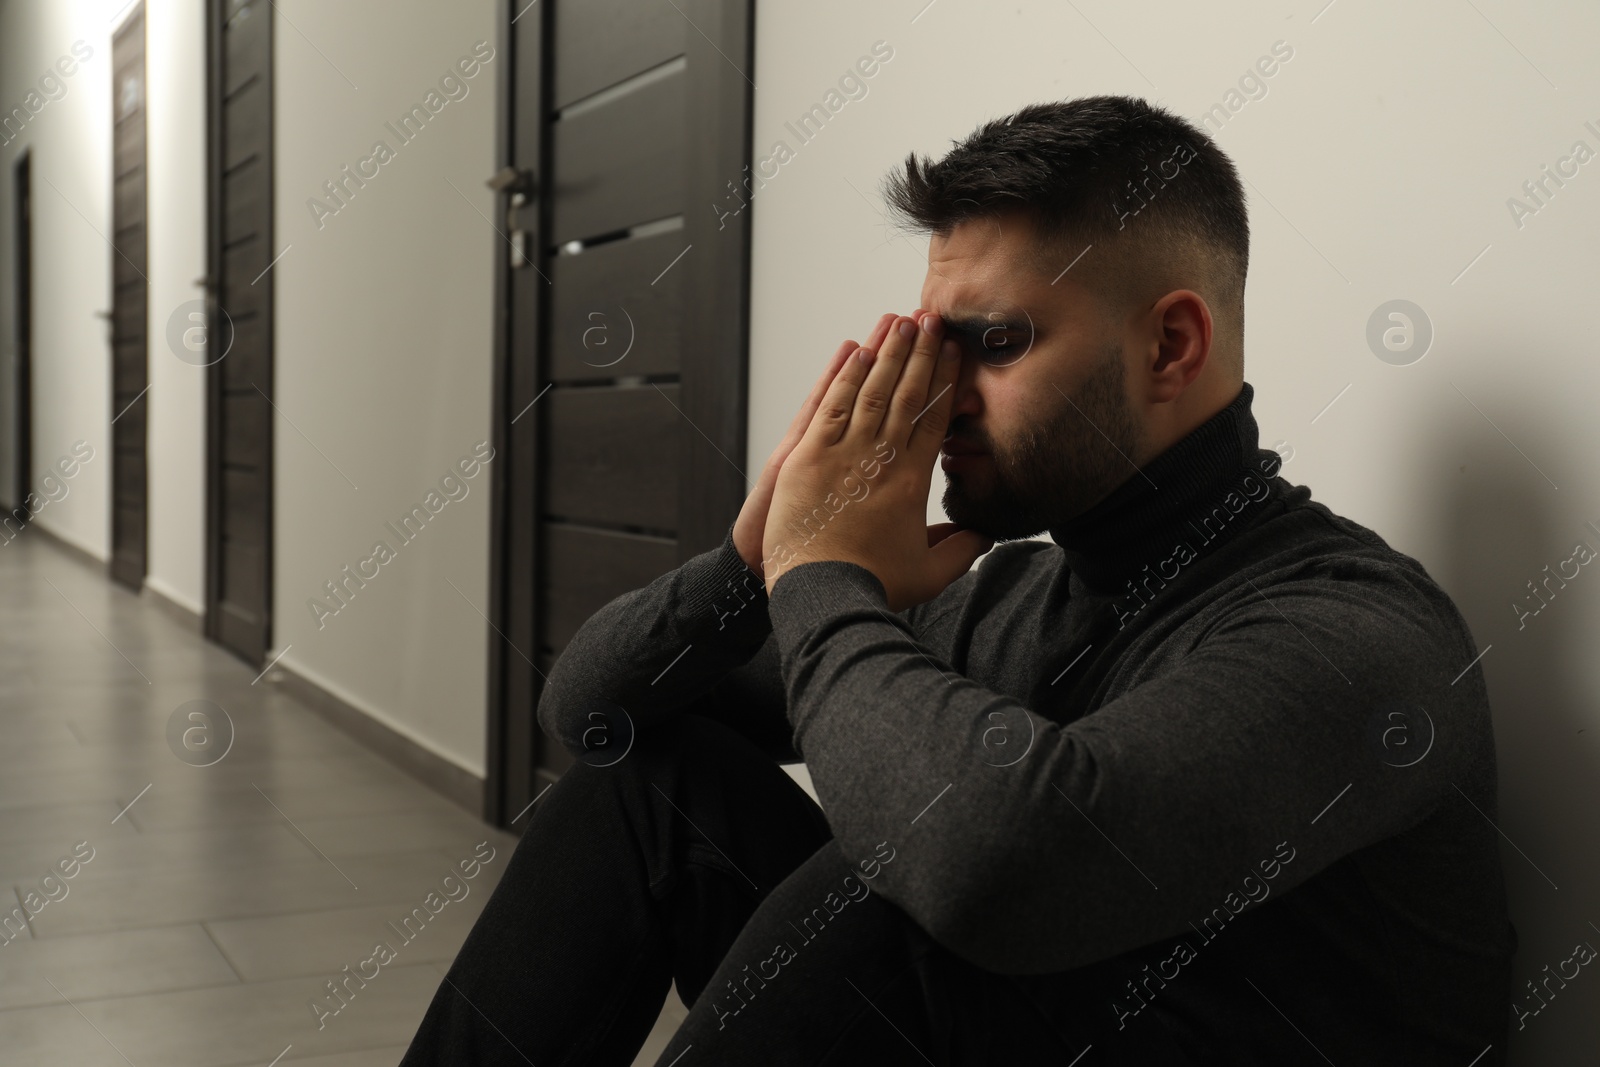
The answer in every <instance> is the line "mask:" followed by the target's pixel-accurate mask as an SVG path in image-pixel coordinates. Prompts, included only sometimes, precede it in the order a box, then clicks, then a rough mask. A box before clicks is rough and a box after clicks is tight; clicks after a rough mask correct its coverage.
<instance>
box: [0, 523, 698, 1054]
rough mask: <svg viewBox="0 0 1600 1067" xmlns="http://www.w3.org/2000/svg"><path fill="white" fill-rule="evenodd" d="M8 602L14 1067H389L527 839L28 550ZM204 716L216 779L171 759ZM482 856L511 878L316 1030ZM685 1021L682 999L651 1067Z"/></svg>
mask: <svg viewBox="0 0 1600 1067" xmlns="http://www.w3.org/2000/svg"><path fill="white" fill-rule="evenodd" d="M0 595H3V597H4V602H5V605H6V610H5V612H4V614H3V615H0V738H3V741H4V743H3V744H0V894H3V896H0V918H3V915H4V911H6V910H9V909H10V908H12V907H13V906H14V905H21V904H23V903H25V902H26V903H27V904H28V905H29V906H28V907H27V908H26V909H25V910H26V911H28V912H34V913H36V914H32V915H31V916H29V918H28V920H27V924H26V927H25V928H23V927H22V926H21V924H20V923H18V922H17V921H16V920H15V919H13V928H12V929H4V930H0V934H3V935H4V936H6V937H9V938H11V939H10V940H8V941H5V942H4V943H3V944H0V1061H3V1062H4V1063H5V1064H6V1065H7V1067H31V1065H35V1064H39V1065H44V1064H50V1065H59V1064H72V1065H73V1067H99V1065H102V1064H104V1065H106V1067H126V1065H127V1064H129V1063H132V1064H135V1065H138V1067H148V1065H156V1064H159V1065H162V1067H223V1065H230V1067H231V1065H245V1064H261V1065H265V1064H268V1063H272V1062H273V1058H274V1057H276V1056H280V1055H281V1056H282V1059H281V1060H279V1061H278V1062H279V1063H280V1064H283V1065H285V1067H286V1065H288V1064H290V1063H293V1064H295V1065H296V1067H300V1065H305V1067H311V1065H316V1067H392V1065H394V1064H396V1063H398V1061H399V1059H400V1056H401V1055H402V1053H403V1052H404V1049H405V1046H406V1044H407V1043H408V1042H409V1041H410V1039H411V1035H412V1033H413V1032H414V1031H415V1029H416V1026H417V1023H418V1022H419V1021H420V1019H421V1018H422V1013H423V1011H424V1010H425V1009H426V1007H427V1004H428V1002H429V1000H430V999H431V998H432V996H433V993H434V990H435V989H436V988H438V985H439V982H440V979H441V978H442V976H443V974H444V971H445V968H446V967H447V966H448V964H449V962H450V960H451V959H453V958H454V955H455V953H456V950H457V949H458V948H459V947H460V944H461V942H462V940H463V938H464V937H465V936H466V933H467V931H468V930H469V929H470V927H471V925H472V923H473V921H474V920H475V919H476V918H477V915H478V912H479V910H480V909H481V908H482V906H483V903H484V901H485V900H487V898H488V896H489V891H490V890H491V889H492V888H493V886H494V884H495V883H496V882H497V881H498V879H499V877H500V872H501V871H502V870H503V869H504V862H503V857H507V856H509V855H510V852H511V849H512V848H513V847H514V846H515V844H516V838H515V837H513V836H511V835H509V834H506V833H504V832H503V831H500V830H497V829H494V828H493V827H489V826H487V825H485V824H484V823H482V822H481V821H479V820H478V819H476V818H474V817H472V816H471V815H469V814H468V813H466V812H464V811H463V810H461V809H460V808H458V807H456V806H455V805H453V804H451V803H450V802H448V801H446V800H444V799H442V798H441V797H439V796H438V795H437V794H435V793H433V792H432V791H431V790H429V789H428V788H427V787H425V786H423V785H421V784H420V783H418V782H416V781H415V780H414V779H412V778H410V777H408V776H407V775H405V774H403V773H401V772H400V771H398V770H396V769H395V768H394V767H393V766H391V765H390V764H388V763H386V762H384V761H383V760H381V759H379V758H378V757H376V756H374V755H372V754H371V753H370V752H369V751H368V750H367V749H365V748H364V747H362V746H361V745H360V744H359V743H357V742H356V741H354V740H352V739H351V738H349V737H348V736H347V735H345V734H343V733H341V732H339V731H338V730H336V729H334V728H333V727H331V726H329V725H328V724H327V723H326V722H325V721H324V720H322V719H320V718H318V717H317V716H316V715H314V714H313V713H311V712H310V711H308V710H307V709H306V708H304V707H303V706H301V705H299V704H298V703H296V702H295V701H294V700H292V699H290V698H289V697H287V696H285V695H284V694H283V693H282V692H281V691H279V690H277V689H276V688H274V687H273V686H272V684H271V680H270V678H268V679H263V680H261V681H259V682H252V679H253V678H254V677H255V672H254V671H253V670H251V669H250V668H249V667H247V666H246V665H245V664H244V663H242V662H240V661H239V660H237V659H235V658H234V657H233V656H231V655H229V654H228V653H226V652H223V651H222V650H221V649H219V648H217V647H216V646H214V645H210V644H208V643H207V642H205V641H203V640H202V639H201V638H199V637H198V636H196V635H194V634H192V633H189V632H187V631H185V630H184V629H183V628H182V627H181V626H180V625H178V624H177V623H176V622H175V621H173V620H172V619H171V618H170V617H168V616H167V615H166V614H165V613H163V612H161V611H160V610H158V609H156V608H154V607H152V606H151V605H150V604H149V603H148V602H146V601H141V600H140V599H139V598H138V597H136V596H134V595H132V594H130V593H128V592H127V591H125V590H123V589H121V588H120V587H117V586H114V585H112V584H111V583H110V582H109V581H108V580H107V579H106V578H105V576H104V575H103V574H102V573H100V572H97V571H96V570H94V569H93V568H91V567H89V566H87V565H86V564H84V563H83V562H81V561H80V560H79V559H77V558H76V557H74V556H72V555H70V554H69V553H67V552H65V551H63V550H62V549H61V548H59V547H58V546H56V545H55V544H54V543H53V542H51V541H49V540H48V539H46V538H45V537H43V536H39V532H38V531H36V530H30V531H26V532H24V534H23V535H22V536H21V537H19V538H17V539H16V540H15V541H12V542H11V543H9V544H6V545H4V546H3V547H0ZM191 700H209V701H212V702H214V703H216V704H218V705H220V706H221V707H222V708H224V709H225V710H226V711H227V713H228V715H229V716H230V717H231V719H232V721H233V724H234V727H235V731H236V734H235V740H234V742H233V747H232V748H231V750H229V751H228V753H227V755H226V756H225V757H224V758H223V759H222V760H221V761H219V762H217V763H216V764H215V765H213V766H210V767H193V766H190V765H188V764H186V763H184V762H182V761H180V760H179V759H178V758H177V757H176V756H175V755H174V753H173V751H172V750H171V748H170V747H169V744H168V740H167V728H168V721H169V719H170V718H171V717H172V714H173V712H174V710H175V709H177V708H178V707H179V706H180V705H182V704H184V703H186V702H188V701H191ZM483 841H488V842H490V844H491V845H492V846H493V848H494V849H495V850H496V853H497V857H500V858H502V859H501V862H500V863H496V862H494V861H491V862H489V863H488V864H486V865H484V866H483V868H482V872H481V873H480V874H479V875H478V877H477V878H476V879H474V880H473V881H472V882H469V883H468V885H469V886H470V891H469V893H468V895H467V896H466V897H465V898H463V899H461V900H459V901H453V902H450V903H448V904H447V905H446V906H445V907H444V909H443V910H442V911H441V912H440V913H439V915H438V916H437V918H435V919H433V920H432V921H431V922H430V923H429V924H428V925H427V926H426V927H424V928H423V929H422V930H421V931H420V932H419V933H417V934H416V935H415V938H414V940H412V941H410V942H403V943H401V944H400V945H398V947H397V952H396V957H395V958H394V960H393V961H392V962H391V963H389V964H386V965H384V966H383V967H382V969H381V970H380V972H379V974H378V976H377V977H376V978H373V979H372V980H370V981H369V982H368V983H367V985H366V986H365V987H364V988H361V989H360V990H359V991H358V993H357V994H356V995H355V996H354V997H353V998H352V999H351V1001H350V1003H349V1004H348V1005H346V1007H345V1008H344V1009H343V1010H342V1011H341V1012H339V1014H338V1015H336V1016H331V1017H328V1018H326V1019H324V1020H323V1023H324V1025H323V1026H322V1027H321V1028H320V1029H319V1028H318V1026H317V1017H316V1014H315V1013H314V1012H313V1011H312V1009H311V1007H310V1001H311V999H312V998H313V997H314V996H316V995H317V994H319V993H320V992H322V991H323V990H322V983H323V982H324V981H325V980H327V979H328V978H330V977H332V976H333V975H334V974H335V973H336V972H338V971H339V970H340V969H341V968H342V967H344V966H345V965H346V964H349V965H351V966H352V967H354V966H355V965H357V964H358V963H359V962H360V961H361V960H363V959H366V958H367V957H368V956H369V955H370V954H371V951H372V947H373V945H374V944H375V943H376V942H377V941H378V940H387V941H389V942H390V943H391V944H394V943H396V942H400V940H401V939H400V938H399V937H398V936H396V935H393V934H392V933H391V932H390V931H389V930H388V928H387V926H386V925H385V924H386V923H387V922H388V921H390V920H395V921H398V920H399V918H400V917H401V916H402V915H404V914H405V913H407V912H408V911H409V910H410V909H411V908H412V907H413V906H415V905H419V904H421V902H422V900H423V898H424V897H426V896H427V895H428V893H429V891H430V890H431V889H433V888H435V887H436V886H437V884H438V882H439V879H440V878H441V877H442V876H443V875H444V874H445V873H446V868H447V867H449V866H453V865H454V864H456V863H457V862H458V861H461V860H465V859H467V858H469V857H471V856H472V855H473V852H474V848H475V846H477V844H478V843H479V842H483ZM79 842H86V845H84V846H83V847H81V848H79V855H80V856H87V855H89V850H90V849H92V850H93V853H92V858H90V859H88V860H87V861H86V862H80V863H79V865H78V866H77V867H76V868H75V869H74V868H72V866H71V862H70V861H71V860H72V859H73V851H74V846H77V845H78V843H79ZM63 860H66V861H69V862H68V868H67V869H72V870H73V874H72V876H71V877H70V878H59V877H58V878H57V879H56V880H53V881H52V880H49V878H48V876H49V875H50V874H51V872H52V871H59V869H58V867H57V864H58V863H60V862H61V861H63ZM30 893H32V894H35V895H34V896H33V897H32V898H29V896H28V894H30ZM683 1016H684V1008H683V1005H682V1004H681V1003H680V1002H679V1001H678V998H677V997H676V995H669V997H668V1000H667V1003H666V1005H665V1006H664V1007H663V1010H662V1015H661V1018H660V1020H659V1021H658V1022H657V1025H656V1028H655V1030H654V1032H653V1033H652V1034H651V1036H650V1040H649V1042H648V1043H647V1044H646V1045H645V1047H644V1048H643V1049H642V1050H641V1051H640V1055H639V1058H638V1060H637V1061H636V1063H637V1064H638V1065H640V1067H648V1065H650V1064H653V1063H654V1062H655V1059H656V1057H657V1055H658V1054H659V1053H660V1051H661V1049H662V1048H663V1047H664V1046H665V1044H666V1042H667V1039H668V1038H669V1037H670V1036H671V1034H672V1032H673V1031H674V1030H675V1029H676V1027H677V1025H678V1023H679V1022H680V1021H681V1020H682V1018H683Z"/></svg>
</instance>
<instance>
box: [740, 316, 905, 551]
mask: <svg viewBox="0 0 1600 1067" xmlns="http://www.w3.org/2000/svg"><path fill="white" fill-rule="evenodd" d="M892 325H894V314H893V313H892V312H891V313H888V314H885V315H884V316H883V317H882V318H880V319H879V320H878V324H877V325H876V326H874V327H873V328H872V333H870V334H868V335H867V342H866V345H865V347H866V348H870V349H876V348H877V347H878V346H879V345H880V344H882V343H883V338H884V335H885V334H887V333H888V332H889V327H890V326H892ZM858 347H862V346H858V345H857V344H856V343H855V342H854V341H846V342H844V344H842V345H840V346H839V350H838V351H837V352H835V353H834V354H833V358H832V359H831V360H829V361H828V365H827V366H826V367H824V368H823V371H822V377H820V378H818V379H817V383H816V384H815V385H813V386H812V387H811V395H810V396H808V397H806V399H805V403H803V404H801V405H800V411H799V412H798V413H797V414H796V415H795V417H794V421H793V422H791V423H790V424H789V432H788V433H786V434H785V435H784V437H783V440H782V441H780V442H778V447H777V448H775V449H773V450H772V455H771V456H768V457H767V465H766V467H765V468H764V469H763V470H762V471H761V477H760V478H759V479H757V480H756V487H755V488H754V489H752V490H751V491H750V495H749V496H747V497H745V498H744V506H743V507H741V508H740V509H739V517H738V519H736V520H735V521H734V524H733V547H734V548H736V549H738V550H739V555H740V557H741V558H743V559H744V564H745V566H746V567H749V568H750V569H751V570H753V571H755V572H756V573H757V574H762V573H763V572H762V567H761V563H762V560H763V559H764V558H765V557H764V555H763V553H762V551H761V544H762V533H763V531H764V529H765V527H766V524H767V510H768V508H770V507H771V506H772V487H773V486H774V485H775V484H776V483H777V481H778V468H780V467H782V466H783V461H784V460H785V459H787V458H788V456H789V453H790V452H791V451H792V450H793V449H794V446H795V445H796V443H798V442H799V440H800V435H801V434H803V433H805V430H806V427H807V426H809V425H811V416H812V415H814V414H816V410H817V404H818V402H820V401H821V400H822V394H823V393H824V392H826V391H827V389H828V386H829V385H831V384H832V383H833V377H834V375H835V374H837V373H838V371H839V368H840V367H842V366H843V365H844V361H845V360H847V359H849V358H850V357H851V356H852V355H854V354H855V351H856V349H857V348H858Z"/></svg>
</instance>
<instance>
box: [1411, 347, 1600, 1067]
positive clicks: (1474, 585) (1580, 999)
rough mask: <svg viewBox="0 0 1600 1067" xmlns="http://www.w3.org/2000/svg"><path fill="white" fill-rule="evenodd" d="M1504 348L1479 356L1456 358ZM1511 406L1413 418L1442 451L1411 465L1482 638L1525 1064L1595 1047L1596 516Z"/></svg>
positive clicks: (1447, 583)
mask: <svg viewBox="0 0 1600 1067" xmlns="http://www.w3.org/2000/svg"><path fill="white" fill-rule="evenodd" d="M1502 363H1503V357H1496V356H1489V357H1486V358H1485V359H1484V360H1483V361H1482V362H1481V363H1479V362H1477V361H1473V362H1471V363H1469V364H1468V365H1487V366H1493V365H1497V364H1502ZM1450 395H1451V396H1455V393H1454V391H1453V390H1452V391H1451V394H1450ZM1455 398H1456V399H1457V400H1459V399H1460V398H1459V397H1455ZM1474 399H1478V398H1476V397H1474ZM1479 402H1480V403H1481V400H1480V401H1479ZM1509 406H1510V405H1508V404H1506V403H1504V402H1501V403H1497V405H1496V410H1494V411H1493V412H1491V413H1490V414H1491V417H1492V418H1493V419H1494V423H1495V425H1496V426H1497V427H1498V428H1499V429H1500V430H1501V431H1503V433H1504V434H1505V436H1504V437H1502V436H1501V435H1500V434H1499V433H1496V432H1494V431H1493V430H1491V429H1490V428H1489V427H1488V426H1487V425H1485V424H1484V420H1483V419H1482V418H1481V417H1480V416H1479V415H1478V414H1477V413H1475V412H1474V411H1473V410H1472V408H1471V406H1469V405H1468V404H1467V403H1465V402H1461V403H1460V410H1461V412H1462V414H1460V415H1459V416H1457V417H1456V418H1455V419H1454V420H1453V422H1452V423H1451V425H1448V426H1440V427H1439V428H1438V429H1437V430H1436V431H1432V432H1429V433H1428V434H1427V439H1428V440H1430V441H1437V442H1439V445H1438V447H1439V449H1440V451H1438V452H1437V453H1435V454H1434V456H1433V457H1432V460H1431V462H1428V463H1427V464H1426V465H1425V467H1424V469H1425V470H1427V471H1436V472H1439V481H1440V483H1441V484H1442V486H1443V488H1442V490H1441V494H1440V497H1439V499H1438V502H1437V512H1436V516H1435V521H1437V522H1439V523H1441V524H1442V528H1440V529H1439V530H1437V531H1436V532H1435V534H1434V537H1435V540H1434V541H1433V543H1435V544H1437V545H1440V546H1441V549H1442V551H1441V554H1440V556H1439V559H1440V560H1441V564H1440V567H1439V569H1438V572H1437V573H1435V574H1434V578H1435V580H1436V581H1438V582H1439V584H1440V585H1442V586H1444V587H1445V589H1446V590H1448V591H1449V592H1450V595H1451V596H1452V598H1453V599H1454V600H1455V602H1456V604H1457V606H1458V607H1459V608H1460V609H1461V613H1462V614H1463V615H1465V616H1466V619H1467V622H1468V624H1469V625H1470V626H1471V627H1472V633H1473V636H1474V637H1475V638H1476V639H1477V643H1478V650H1479V652H1480V653H1484V654H1483V656H1482V658H1481V659H1480V660H1479V661H1478V665H1479V666H1480V667H1481V668H1482V669H1483V671H1484V675H1485V679H1486V681H1487V683H1488V688H1489V700H1490V706H1491V707H1492V709H1493V713H1494V730H1495V743H1496V748H1497V750H1498V765H1499V780H1500V790H1499V799H1500V810H1499V815H1498V817H1497V819H1496V822H1497V823H1498V825H1499V828H1500V831H1501V849H1500V851H1501V857H1502V861H1503V863H1504V866H1505V877H1506V890H1507V893H1508V895H1509V899H1510V908H1511V919H1512V922H1513V923H1515V924H1516V928H1517V938H1518V945H1517V955H1516V960H1515V962H1514V965H1513V969H1512V1003H1511V1004H1509V1005H1507V1009H1506V1010H1507V1011H1508V1013H1509V1014H1510V1016H1511V1042H1510V1059H1509V1061H1508V1062H1509V1063H1510V1064H1511V1065H1512V1067H1534V1065H1540V1064H1552V1063H1579V1062H1584V1061H1585V1059H1586V1057H1592V1056H1593V1053H1594V1050H1595V1049H1596V1048H1600V966H1581V963H1582V960H1583V958H1584V955H1585V954H1586V953H1587V949H1584V948H1583V946H1584V944H1585V943H1587V944H1588V945H1589V946H1593V947H1596V948H1600V928H1597V926H1596V925H1593V924H1600V849H1597V848H1596V846H1595V842H1596V841H1597V840H1600V804H1597V803H1596V800H1597V798H1600V789H1597V787H1596V783H1600V729H1597V728H1596V727H1595V726H1594V722H1595V719H1594V715H1593V710H1592V709H1593V707H1594V705H1595V701H1594V700H1593V699H1592V698H1591V697H1590V696H1588V695H1586V692H1585V688H1586V685H1588V684H1590V683H1589V681H1588V679H1586V673H1587V670H1588V668H1589V661H1591V660H1592V659H1593V656H1594V637H1593V634H1592V632H1586V630H1585V627H1584V620H1585V617H1588V618H1593V610H1592V606H1593V605H1594V604H1595V599H1594V598H1595V597H1596V596H1600V558H1597V557H1595V556H1594V555H1593V553H1600V533H1596V531H1595V529H1593V528H1591V527H1590V526H1589V525H1588V523H1590V522H1593V523H1594V524H1595V526H1600V501H1586V500H1584V499H1583V498H1581V497H1580V498H1579V502H1578V504H1577V505H1576V511H1575V513H1574V508H1573V505H1572V504H1571V503H1570V502H1569V501H1567V500H1564V499H1563V497H1564V496H1566V494H1567V491H1568V488H1569V487H1568V486H1566V485H1565V484H1564V482H1563V476H1565V477H1568V478H1570V477H1572V476H1573V474H1574V471H1573V469H1572V467H1571V465H1565V466H1564V465H1562V464H1561V462H1560V458H1559V457H1562V456H1571V455H1575V454H1577V452H1576V451H1575V450H1574V449H1573V448H1571V447H1570V443H1569V444H1568V445H1567V446H1566V447H1563V442H1561V441H1559V440H1556V439H1555V438H1554V437H1553V435H1551V434H1550V433H1549V432H1548V430H1549V427H1550V426H1551V425H1552V423H1551V422H1550V421H1549V420H1548V419H1544V418H1540V417H1538V416H1536V415H1535V414H1534V413H1533V411H1532V408H1531V402H1530V405H1529V406H1526V407H1524V408H1523V410H1522V412H1521V413H1519V414H1518V415H1510V414H1506V412H1507V411H1508V408H1509ZM1508 437H1509V438H1510V440H1511V441H1514V442H1515V443H1516V447H1515V448H1513V447H1512V446H1511V445H1510V444H1508V443H1507V441H1506V438H1508ZM1518 449H1520V450H1521V452H1519V451H1518ZM1522 453H1526V458H1525V457H1524V455H1523V454H1522ZM1534 464H1538V467H1537V468H1536V467H1535V466H1534ZM1541 471H1542V473H1541ZM1546 476H1548V478H1547V477H1546ZM1552 481H1553V482H1554V483H1555V485H1559V486H1561V487H1562V488H1561V489H1559V490H1558V489H1556V488H1554V486H1553V485H1552ZM1577 487H1578V486H1577V483H1574V484H1573V485H1572V486H1571V487H1570V488H1572V489H1576V488H1577ZM1558 494H1560V495H1558ZM1563 504H1565V505H1567V506H1566V507H1562V506H1561V505H1563ZM1563 512H1566V513H1567V514H1563ZM1584 559H1593V560H1594V565H1593V566H1586V565H1583V563H1582V561H1583V560H1584ZM1563 575H1566V576H1567V577H1562V576H1563ZM1590 586H1593V587H1594V588H1590ZM1485 648H1488V651H1487V652H1484V649H1485ZM1575 950H1576V952H1577V954H1576V955H1575ZM1562 971H1565V973H1566V975H1567V977H1568V980H1566V981H1563V980H1562V979H1561V978H1560V976H1559V975H1560V973H1561V972H1562ZM1574 971H1576V975H1575V976H1574ZM1530 983H1533V985H1532V987H1530ZM1547 990H1548V991H1547Z"/></svg>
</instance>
